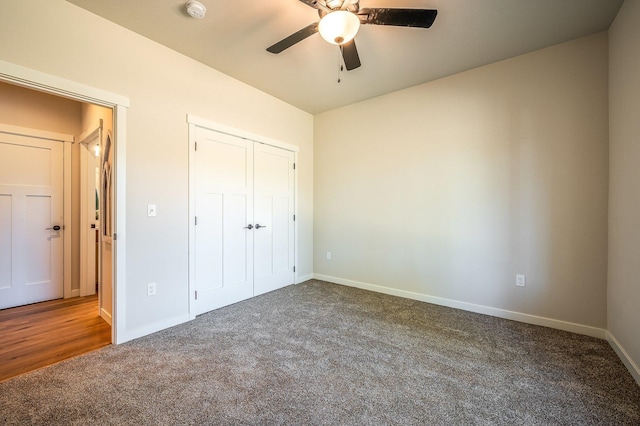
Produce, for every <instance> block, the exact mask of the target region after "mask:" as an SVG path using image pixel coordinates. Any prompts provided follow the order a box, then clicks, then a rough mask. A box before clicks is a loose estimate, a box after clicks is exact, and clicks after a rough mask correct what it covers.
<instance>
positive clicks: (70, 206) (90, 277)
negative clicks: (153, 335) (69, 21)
mask: <svg viewBox="0 0 640 426" xmlns="http://www.w3.org/2000/svg"><path fill="white" fill-rule="evenodd" d="M0 123H2V124H3V132H2V136H3V139H2V144H3V145H2V146H3V147H4V148H6V149H4V151H3V161H5V162H8V163H7V164H13V165H14V167H12V174H11V176H10V175H9V174H8V173H5V175H7V176H4V175H3V176H2V179H3V180H4V181H0V194H1V195H3V197H1V198H2V199H3V200H4V201H6V202H5V203H3V204H2V205H3V206H4V207H7V208H6V209H4V210H6V211H5V212H4V213H7V214H2V217H3V218H5V219H7V220H3V221H0V222H2V224H0V228H2V230H1V234H2V235H0V246H2V247H4V248H5V249H7V250H8V249H11V252H10V253H11V254H12V256H3V259H4V260H7V261H5V262H4V263H5V264H6V265H4V264H3V265H0V269H2V271H4V272H6V273H3V274H0V279H1V280H2V282H0V288H3V289H4V290H7V289H8V290H11V288H12V287H16V288H17V285H18V284H21V283H22V284H24V285H22V287H23V288H27V289H28V290H29V292H28V296H29V297H27V298H26V299H25V298H24V297H22V294H23V293H26V292H24V291H23V289H18V290H17V291H15V293H16V297H17V298H16V300H15V301H13V300H12V301H9V299H8V298H4V297H3V299H5V300H4V302H6V303H4V304H2V306H0V307H1V308H3V310H2V311H0V314H2V315H0V321H5V320H6V322H5V323H4V324H3V327H2V330H3V336H1V337H2V338H0V341H1V342H2V343H0V357H2V356H3V354H5V355H6V354H8V353H13V352H15V351H16V350H20V348H19V346H20V345H19V344H18V343H17V342H20V341H23V342H24V341H25V339H26V340H28V339H34V341H35V340H38V341H40V342H42V341H43V338H46V339H49V338H50V345H51V346H57V347H58V348H59V349H58V351H59V355H57V357H58V358H60V359H63V358H66V357H68V356H75V355H78V354H80V353H83V351H89V350H93V349H95V348H97V347H100V346H103V345H104V344H108V343H111V341H112V335H113V334H114V333H113V332H112V328H111V325H112V318H113V306H114V304H113V287H114V279H113V276H114V274H113V265H114V259H113V256H114V251H113V226H112V225H111V226H109V227H105V226H102V227H101V226H100V222H99V218H100V216H104V217H108V218H113V216H114V212H113V210H111V211H109V212H107V211H106V210H105V209H106V208H111V209H113V205H114V203H113V202H112V200H113V196H114V194H113V186H112V185H106V186H104V185H102V182H103V180H108V181H109V183H112V182H113V174H112V173H113V165H114V156H113V144H114V142H115V141H114V140H113V132H112V129H113V110H112V109H111V108H108V107H104V106H99V105H95V104H90V103H86V102H80V101H77V100H72V99H68V98H64V97H60V96H56V95H54V94H49V93H43V92H41V91H38V90H33V89H30V88H26V87H20V86H17V85H13V84H10V83H6V82H1V81H0ZM97 127H99V132H97V133H98V134H97V135H94V136H95V137H94V138H93V139H92V140H91V141H89V142H90V145H91V148H92V149H93V152H92V154H93V156H92V157H91V158H90V159H91V160H92V165H89V166H88V165H87V164H86V161H85V162H84V163H83V162H82V161H81V159H82V157H83V156H84V154H85V152H84V151H83V150H86V148H87V147H88V146H89V145H83V144H81V143H80V142H81V139H82V138H84V139H87V137H88V136H90V135H91V134H92V133H95V130H96V128H97ZM7 129H9V130H8V131H7ZM12 129H15V131H14V130H12ZM31 130H34V131H37V132H40V135H41V136H40V137H39V138H36V137H30V136H28V135H22V134H20V133H28V132H29V131H31ZM37 132H34V133H37ZM56 134H64V135H71V138H68V137H66V138H65V139H66V140H60V141H59V140H56V137H53V136H52V137H48V136H47V135H56ZM42 135H44V136H42ZM57 139H60V138H57ZM69 139H70V140H69ZM107 145H109V146H110V148H111V149H110V150H109V151H105V150H104V147H106V146H107ZM27 148H28V149H27ZM58 148H60V149H58ZM16 151H19V152H16ZM58 151H60V153H58ZM62 151H64V154H63V153H62ZM96 153H97V154H98V155H97V156H96ZM5 154H7V155H5ZM54 154H55V155H54ZM85 160H86V158H85ZM21 161H22V162H21ZM22 163H24V164H22ZM40 163H42V164H40ZM45 163H46V164H45ZM21 164H22V165H21ZM92 166H93V171H94V172H93V180H92V181H91V183H92V187H93V192H94V194H93V197H86V196H82V195H83V194H81V190H85V191H86V192H88V189H87V188H86V182H84V183H83V181H82V180H83V179H82V178H83V177H84V175H85V172H86V170H88V169H89V168H91V167H92ZM83 167H84V169H83ZM59 168H60V170H58V169H59ZM8 169H9V168H3V170H5V171H6V170H8ZM54 169H55V170H54ZM12 176H13V177H12ZM18 176H19V177H20V178H21V180H20V179H17V177H18ZM62 176H64V181H65V184H64V187H63V185H62V180H63V177H62ZM14 178H15V179H14ZM36 178H37V179H36ZM34 179H35V180H34ZM89 180H91V179H89ZM22 181H24V182H22ZM32 181H33V182H32ZM50 181H55V182H50ZM11 183H13V185H10V184H11ZM25 183H26V184H25ZM50 183H51V185H50ZM103 186H104V187H106V191H105V192H104V195H105V196H106V199H108V200H109V203H108V205H104V206H101V204H100V199H101V198H102V197H101V194H100V193H99V192H98V193H96V189H98V188H102V187H103ZM25 188H28V189H29V191H30V192H29V191H27V192H29V193H28V194H27V193H25V194H22V193H21V192H25V191H23V189H25ZM9 189H11V191H9ZM14 193H15V194H14ZM19 193H20V194H19ZM17 195H20V197H18V196H17ZM84 195H86V194H84ZM56 197H57V198H56ZM18 198H20V200H19V201H20V204H21V205H22V210H24V212H23V213H22V214H20V215H18V214H16V212H15V211H14V210H16V207H15V206H12V204H16V203H12V202H10V201H15V200H18ZM54 207H55V209H54ZM90 209H92V210H93V214H94V218H95V221H94V222H92V223H86V221H85V220H82V219H83V217H82V213H83V212H85V213H86V212H87V211H89V210H90ZM4 210H3V211H4ZM54 210H55V211H54ZM63 211H64V214H63V213H62V212H63ZM32 216H33V217H32ZM9 218H13V219H12V220H13V222H12V223H10V222H11V221H8V219H9ZM84 219H86V217H85V218H84ZM4 222H7V223H4ZM41 222H42V223H41ZM44 222H47V223H46V224H45V223H44ZM3 224H4V225H3ZM5 225H6V226H5ZM9 225H11V226H9ZM18 225H20V226H18ZM83 226H87V227H88V228H89V229H88V230H85V229H83V228H82V227H83ZM5 228H6V229H5ZM40 228H42V229H40ZM49 228H50V229H49ZM15 230H18V231H20V230H23V231H25V232H22V233H16V232H13V231H15ZM103 230H104V232H103ZM26 231H29V232H26ZM36 231H38V232H36ZM92 231H93V232H92ZM40 234H42V235H40ZM89 235H91V237H90V236H89ZM82 238H84V239H82ZM90 238H92V239H93V244H87V242H88V241H89V239H90ZM3 242H4V243H5V244H3ZM54 253H55V256H54ZM36 254H37V255H38V256H35V255H36ZM45 255H46V256H45ZM34 256H35V257H34ZM45 257H46V258H47V259H50V261H48V262H45V261H44V260H43V259H44V258H45ZM8 259H9V260H11V263H12V264H9V263H7V262H8ZM88 259H92V260H93V263H92V262H90V261H89V260H88ZM16 265H17V266H20V265H21V266H22V267H21V268H16ZM87 266H89V267H90V268H93V274H92V273H91V272H90V271H87ZM7 271H8V272H7ZM20 271H22V272H20ZM62 271H63V272H62ZM0 272H1V271H0ZM17 272H20V274H21V276H17V275H18V274H17ZM36 272H37V274H36V275H37V276H35V275H34V274H35V273H36ZM54 272H55V273H54ZM31 275H34V276H33V277H31ZM49 276H52V277H55V278H56V280H53V279H52V280H48V279H47V280H45V279H44V278H48V277H49ZM58 276H59V277H60V278H58ZM43 277H44V278H43ZM23 278H25V279H23ZM26 278H33V279H29V280H26ZM49 281H51V282H49ZM53 281H55V282H53ZM42 283H45V284H47V285H46V286H45V285H42ZM36 284H37V285H36ZM39 287H42V288H39ZM52 289H53V290H52ZM54 290H55V291H54ZM47 300H52V301H51V302H46V301H47ZM42 301H45V302H43V303H35V302H42ZM33 303H35V304H33ZM20 305H27V306H22V307H16V306H20ZM80 307H82V310H81V311H78V309H79V308H80ZM34 312H35V313H38V314H37V315H34ZM43 312H46V313H47V314H46V315H44V314H43ZM74 312H75V313H74ZM76 314H77V316H75V317H74V315H76ZM20 315H23V316H24V318H25V319H28V322H27V323H25V324H27V326H25V327H23V331H24V336H23V338H22V340H21V339H20V338H19V335H16V330H15V329H12V330H13V331H11V339H8V338H6V337H8V335H5V334H6V333H9V331H7V330H8V328H6V327H4V325H10V324H11V323H15V319H16V317H17V316H20ZM61 320H63V321H64V323H65V324H67V325H69V324H72V325H74V326H76V327H78V326H79V327H80V330H82V331H80V332H78V333H80V334H78V335H77V336H78V338H77V339H76V342H74V343H73V344H72V345H68V344H67V345H62V346H61V344H60V341H59V337H60V333H55V332H54V331H55V326H54V329H53V331H51V332H47V331H46V330H47V327H49V326H51V325H55V324H56V323H59V324H61V323H60V321H61ZM105 325H106V327H105ZM58 328H60V327H58ZM43 330H45V331H44V332H43ZM105 330H106V332H105ZM56 335H57V337H56ZM105 337H106V340H105ZM56 339H57V340H56ZM82 342H85V343H82ZM83 345H84V346H83ZM65 347H66V348H67V349H68V350H66V349H64V348H65ZM83 347H84V349H83ZM60 350H62V351H61V352H60ZM34 353H36V354H37V353H40V354H41V355H42V356H43V357H45V358H49V361H48V362H49V363H51V361H52V359H51V357H48V356H47V355H46V353H47V349H46V347H42V346H39V347H38V348H37V349H36V347H35V346H33V347H32V349H31V350H30V351H28V352H24V350H23V352H22V353H19V354H18V355H16V354H15V353H14V354H13V355H12V358H13V362H14V364H13V365H14V367H15V370H16V371H20V372H23V368H22V367H20V366H19V364H20V363H19V362H18V364H15V362H16V361H21V360H27V359H28V360H29V361H28V362H27V364H30V365H32V366H33V367H34V368H37V367H38V366H40V365H41V362H40V361H38V360H37V357H36V358H33V355H34ZM53 361H54V362H55V359H53Z"/></svg>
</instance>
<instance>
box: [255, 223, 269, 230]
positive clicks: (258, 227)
mask: <svg viewBox="0 0 640 426" xmlns="http://www.w3.org/2000/svg"><path fill="white" fill-rule="evenodd" d="M266 227H267V225H260V224H259V223H256V229H260V228H266Z"/></svg>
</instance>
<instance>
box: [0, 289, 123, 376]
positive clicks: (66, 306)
mask: <svg viewBox="0 0 640 426" xmlns="http://www.w3.org/2000/svg"><path fill="white" fill-rule="evenodd" d="M110 343H111V326H109V324H107V323H106V322H105V321H104V320H103V319H102V318H100V316H99V315H98V297H97V296H88V297H74V298H72V299H59V300H52V301H50V302H42V303H35V304H33V305H27V306H20V307H17V308H11V309H3V310H0V382H2V381H4V380H7V379H9V378H11V377H14V376H17V375H19V374H22V373H26V372H28V371H32V370H35V369H37V368H40V367H44V366H47V365H50V364H54V363H56V362H59V361H62V360H64V359H67V358H71V357H74V356H78V355H81V354H83V353H86V352H90V351H92V350H95V349H98V348H101V347H103V346H106V345H108V344H110Z"/></svg>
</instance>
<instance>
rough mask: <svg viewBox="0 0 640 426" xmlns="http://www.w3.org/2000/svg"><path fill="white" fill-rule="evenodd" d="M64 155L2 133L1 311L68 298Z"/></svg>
mask: <svg viewBox="0 0 640 426" xmlns="http://www.w3.org/2000/svg"><path fill="white" fill-rule="evenodd" d="M63 153H64V150H63V144H62V143H60V142H53V141H48V140H44V139H36V138H30V137H25V136H18V135H13V134H6V133H0V309H4V308H10V307H13V306H20V305H26V304H29V303H35V302H42V301H45V300H52V299H58V298H62V297H63V238H62V233H63V232H64V229H63V226H62V225H63V218H64V217H63V216H64V215H63V204H64V203H63V177H64V175H63V167H64V163H63V161H64V157H63V155H64V154H63Z"/></svg>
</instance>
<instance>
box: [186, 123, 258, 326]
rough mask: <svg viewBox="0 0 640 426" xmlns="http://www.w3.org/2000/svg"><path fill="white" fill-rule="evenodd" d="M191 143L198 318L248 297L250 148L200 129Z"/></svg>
mask: <svg viewBox="0 0 640 426" xmlns="http://www.w3.org/2000/svg"><path fill="white" fill-rule="evenodd" d="M196 142H197V148H196V152H195V173H194V174H195V198H196V199H195V214H196V218H197V219H196V220H197V224H196V225H195V254H194V255H195V271H194V273H195V277H194V281H195V288H196V295H195V298H196V300H195V311H196V312H195V314H196V315H199V314H201V313H204V312H208V311H211V310H213V309H216V308H219V307H222V306H226V305H229V304H232V303H235V302H238V301H240V300H244V299H247V298H249V297H251V296H253V232H254V230H253V229H249V227H248V225H249V224H253V142H252V141H248V140H246V139H241V138H237V137H233V136H229V135H225V134H222V133H218V132H214V131H211V130H206V129H201V128H198V129H197V133H196ZM252 227H253V226H252Z"/></svg>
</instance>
